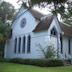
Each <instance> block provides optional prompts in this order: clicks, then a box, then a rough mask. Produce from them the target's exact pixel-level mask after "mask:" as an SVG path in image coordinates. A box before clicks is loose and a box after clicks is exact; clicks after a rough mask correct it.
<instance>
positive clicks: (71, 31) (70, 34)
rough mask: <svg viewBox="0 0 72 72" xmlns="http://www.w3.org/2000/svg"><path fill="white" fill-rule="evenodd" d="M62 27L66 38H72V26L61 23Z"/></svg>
mask: <svg viewBox="0 0 72 72" xmlns="http://www.w3.org/2000/svg"><path fill="white" fill-rule="evenodd" d="M60 27H61V29H62V31H63V32H64V36H68V37H72V27H71V26H68V25H65V24H63V23H60Z"/></svg>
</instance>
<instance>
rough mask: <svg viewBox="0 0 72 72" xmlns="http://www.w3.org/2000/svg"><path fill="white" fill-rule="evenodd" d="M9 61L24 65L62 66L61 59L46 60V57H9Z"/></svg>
mask: <svg viewBox="0 0 72 72" xmlns="http://www.w3.org/2000/svg"><path fill="white" fill-rule="evenodd" d="M9 62H12V63H19V64H25V65H34V66H40V67H54V66H63V65H64V63H63V61H62V60H55V59H54V60H48V59H11V60H10V61H9Z"/></svg>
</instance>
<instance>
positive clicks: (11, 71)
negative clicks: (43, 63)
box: [0, 62, 72, 72]
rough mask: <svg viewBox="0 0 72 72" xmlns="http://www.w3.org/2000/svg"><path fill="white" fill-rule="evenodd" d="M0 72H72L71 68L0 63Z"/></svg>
mask: <svg viewBox="0 0 72 72" xmlns="http://www.w3.org/2000/svg"><path fill="white" fill-rule="evenodd" d="M0 72H72V66H64V67H36V66H30V65H21V64H13V63H1V62H0Z"/></svg>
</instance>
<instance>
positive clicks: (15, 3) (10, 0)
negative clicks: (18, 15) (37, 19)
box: [3, 0, 72, 17]
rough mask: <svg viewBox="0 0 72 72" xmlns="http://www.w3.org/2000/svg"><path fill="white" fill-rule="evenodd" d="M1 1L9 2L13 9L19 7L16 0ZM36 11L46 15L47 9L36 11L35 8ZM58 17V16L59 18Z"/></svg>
mask: <svg viewBox="0 0 72 72" xmlns="http://www.w3.org/2000/svg"><path fill="white" fill-rule="evenodd" d="M3 1H6V2H9V3H11V4H12V5H13V6H14V7H15V9H18V8H19V7H20V5H19V4H18V3H17V1H18V0H3ZM70 1H72V0H70ZM35 9H36V10H38V11H40V12H41V13H43V14H48V13H49V12H48V11H47V9H42V10H40V9H38V8H35ZM59 17H60V16H59Z"/></svg>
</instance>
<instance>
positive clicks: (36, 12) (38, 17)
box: [29, 9, 44, 20]
mask: <svg viewBox="0 0 72 72" xmlns="http://www.w3.org/2000/svg"><path fill="white" fill-rule="evenodd" d="M29 11H30V13H31V14H32V15H33V16H34V17H35V18H36V19H38V20H40V18H41V17H42V16H44V15H43V14H41V13H39V12H38V11H36V10H33V9H30V10H29Z"/></svg>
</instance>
